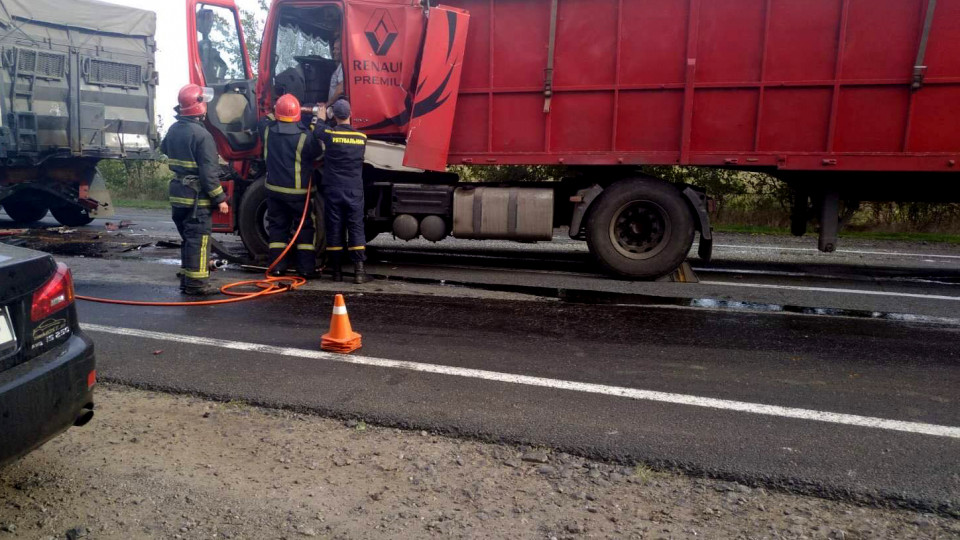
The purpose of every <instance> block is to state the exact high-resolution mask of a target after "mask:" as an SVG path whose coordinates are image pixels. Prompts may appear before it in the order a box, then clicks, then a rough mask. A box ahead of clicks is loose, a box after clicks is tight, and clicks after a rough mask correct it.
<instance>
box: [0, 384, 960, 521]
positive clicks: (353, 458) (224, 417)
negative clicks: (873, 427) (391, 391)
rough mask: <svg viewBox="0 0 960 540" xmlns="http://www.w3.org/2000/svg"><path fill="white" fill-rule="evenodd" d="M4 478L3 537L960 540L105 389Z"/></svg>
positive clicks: (541, 455)
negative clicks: (71, 424)
mask: <svg viewBox="0 0 960 540" xmlns="http://www.w3.org/2000/svg"><path fill="white" fill-rule="evenodd" d="M97 399H98V408H97V413H96V417H95V418H94V420H93V421H92V422H91V423H90V424H89V425H88V426H86V427H84V428H75V429H71V430H70V431H68V432H67V433H65V434H64V435H61V436H60V437H58V438H56V439H54V440H53V441H51V442H50V443H48V444H47V445H45V446H44V447H42V448H40V449H39V450H37V451H35V452H34V453H32V454H30V455H28V456H27V457H25V458H23V459H22V460H20V461H18V462H16V463H14V464H12V465H10V466H8V467H7V468H5V469H2V470H0V540H3V539H5V538H43V539H45V538H65V537H67V538H81V537H87V538H184V539H186V538H288V539H295V538H308V537H318V538H424V537H433V536H448V537H455V538H544V539H549V538H558V539H559V538H664V539H667V538H693V537H706V538H832V539H860V538H960V520H957V519H950V518H944V517H938V516H930V515H922V514H917V513H916V512H910V511H903V510H896V509H880V508H869V507H860V506H856V505H852V504H848V503H843V502H836V501H827V500H823V499H817V498H811V497H803V496H796V495H791V494H785V493H778V492H771V491H767V490H764V489H761V488H751V487H748V486H743V485H739V484H733V483H728V482H721V481H715V480H709V479H699V478H690V477H687V476H683V475H678V474H673V473H660V472H655V471H652V470H650V469H648V468H646V467H645V466H643V465H638V466H635V467H622V466H618V465H611V464H606V463H600V462H594V461H590V460H585V459H582V458H579V457H575V456H571V455H567V454H563V453H557V452H553V451H551V450H550V449H542V448H518V447H513V446H506V445H495V444H487V443H481V442H476V441H470V440H461V439H453V438H447V437H441V436H436V435H432V434H429V433H426V432H409V431H402V430H398V429H393V428H382V427H378V426H372V425H366V424H364V423H362V422H357V421H348V422H346V423H343V422H339V421H334V420H329V419H325V418H320V417H316V416H310V415H302V414H295V413H291V412H286V411H276V410H269V409H261V408H256V407H251V406H249V405H246V404H244V403H238V402H230V403H218V402H212V401H207V400H203V399H198V398H194V397H189V396H174V395H168V394H161V393H154V392H146V391H140V390H134V389H130V388H126V387H122V386H117V385H104V386H101V387H100V388H99V391H98V395H97Z"/></svg>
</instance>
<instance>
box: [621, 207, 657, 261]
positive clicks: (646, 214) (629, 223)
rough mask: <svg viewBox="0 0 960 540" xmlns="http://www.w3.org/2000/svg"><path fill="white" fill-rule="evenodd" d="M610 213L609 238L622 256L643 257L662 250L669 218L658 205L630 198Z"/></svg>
mask: <svg viewBox="0 0 960 540" xmlns="http://www.w3.org/2000/svg"><path fill="white" fill-rule="evenodd" d="M614 215H615V217H614V219H613V220H612V222H611V223H610V239H611V241H612V243H613V245H614V247H615V248H616V249H617V251H619V252H620V253H621V254H622V255H623V256H625V257H627V258H630V259H647V258H650V257H653V256H654V255H656V254H657V253H659V252H660V251H662V250H663V247H664V245H665V244H666V243H665V240H667V239H668V238H669V235H670V220H669V217H667V213H666V212H665V211H664V210H663V208H661V207H660V206H659V205H658V204H656V203H654V202H651V201H631V202H629V203H627V204H625V205H623V206H622V207H621V208H620V209H619V210H618V211H617V212H616V214H614Z"/></svg>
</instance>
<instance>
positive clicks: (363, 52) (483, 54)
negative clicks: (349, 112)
mask: <svg viewBox="0 0 960 540" xmlns="http://www.w3.org/2000/svg"><path fill="white" fill-rule="evenodd" d="M187 22H188V36H189V38H188V39H189V50H190V78H191V81H192V82H194V83H197V84H201V85H204V86H210V87H213V88H214V89H215V91H216V98H215V101H214V102H213V103H212V104H211V107H210V111H211V112H210V114H209V117H208V127H209V128H210V130H211V131H212V132H213V133H214V135H215V137H216V138H217V142H218V148H219V151H220V153H221V155H222V157H224V158H225V159H227V160H229V161H230V163H231V165H232V166H233V169H234V170H235V171H236V175H235V177H236V180H234V181H231V182H228V184H229V186H228V187H229V189H230V191H231V193H232V196H233V202H234V205H233V208H234V209H235V210H236V212H235V213H233V214H231V215H230V216H227V217H224V218H221V219H220V221H219V222H218V223H217V230H219V231H226V232H229V231H239V233H240V234H241V236H242V238H243V241H244V243H245V245H246V247H247V248H248V250H249V251H250V252H251V253H252V254H254V255H258V256H263V255H265V254H266V251H267V250H266V237H265V234H264V231H263V216H264V212H265V210H264V209H265V205H264V198H265V189H264V188H263V176H264V167H263V164H262V160H261V159H260V148H259V147H258V142H257V138H256V136H255V134H254V132H253V128H254V127H255V125H256V123H257V120H258V118H259V117H261V116H263V115H265V114H267V113H268V112H269V111H270V110H271V107H272V104H273V103H274V101H275V100H276V98H277V97H278V96H279V95H282V94H284V93H293V94H295V95H296V96H297V97H298V98H300V100H301V102H302V103H305V104H309V103H320V102H325V101H327V100H328V98H329V97H330V96H331V86H332V85H331V84H330V83H331V79H333V80H334V85H333V86H335V84H336V82H337V81H338V80H339V73H338V70H341V71H342V80H343V90H344V93H345V94H346V95H347V96H348V98H349V100H350V101H351V104H352V107H353V111H354V126H355V127H356V128H358V129H360V130H362V131H364V132H366V133H367V134H368V135H369V138H370V141H371V143H370V146H369V148H368V152H367V157H366V160H367V164H366V168H365V172H364V175H365V178H364V180H365V189H366V205H367V228H368V229H367V230H368V231H369V232H368V236H375V235H376V234H378V233H381V232H387V231H392V232H393V234H394V235H395V236H396V237H398V238H402V239H408V240H409V239H413V238H416V237H418V236H423V237H424V238H426V239H428V240H432V241H438V240H440V239H442V238H444V237H446V236H448V235H451V234H452V235H453V236H455V237H457V238H474V239H484V238H490V239H494V238H497V239H515V240H521V241H535V240H550V239H551V238H552V236H553V232H554V229H555V228H556V227H560V226H568V227H569V231H570V233H569V234H570V236H571V237H573V238H576V239H582V240H586V242H587V244H588V246H589V248H590V251H591V252H592V253H593V254H594V256H595V257H596V259H597V260H598V262H599V263H600V264H601V265H602V266H603V267H604V268H605V269H606V270H608V271H609V272H611V273H613V274H615V275H617V276H621V277H627V278H638V279H642V278H652V277H657V276H660V275H663V274H666V273H669V272H671V271H672V270H674V269H675V268H677V267H678V266H679V265H680V264H681V263H682V261H683V260H684V258H685V257H686V256H687V254H688V252H689V250H690V247H691V246H692V244H693V241H694V238H695V234H696V233H697V232H699V233H700V244H699V252H700V256H701V257H703V258H709V257H710V251H711V246H712V234H711V228H710V222H709V213H708V203H709V200H708V198H707V196H706V194H705V193H703V192H702V191H701V190H698V189H697V188H694V187H692V186H685V185H676V184H671V183H668V182H665V181H663V180H661V179H658V178H653V177H650V176H647V175H644V174H642V173H641V172H640V167H641V166H644V165H694V166H709V167H723V168H732V169H741V170H754V171H763V172H766V173H769V174H772V175H774V176H776V177H778V178H780V179H782V180H783V181H785V182H787V183H788V185H789V186H791V188H792V189H793V192H794V193H795V195H796V196H795V197H794V199H795V201H796V203H795V208H794V220H793V221H794V232H795V233H796V234H803V232H804V231H805V230H806V225H807V222H808V220H809V219H813V218H815V219H817V220H818V221H819V226H820V242H819V244H820V245H819V247H820V249H821V250H823V251H828V252H829V251H833V249H834V247H835V244H836V241H837V232H838V229H839V225H840V219H839V208H840V204H841V202H842V201H847V202H855V201H865V200H931V201H947V200H960V183H958V182H957V174H956V172H957V169H958V167H957V160H958V159H960V121H958V119H960V0H724V1H722V2H719V1H712V0H450V2H449V5H435V4H433V3H432V2H430V3H428V2H421V1H420V0H339V1H337V0H275V1H274V2H273V4H272V7H271V8H270V12H269V15H268V17H267V20H266V28H265V31H264V35H263V39H262V42H261V44H260V62H259V66H258V68H257V70H256V71H254V70H253V69H252V68H251V66H250V63H249V60H248V59H247V52H246V51H247V48H246V44H245V43H244V39H243V32H242V31H241V29H240V18H239V14H238V11H237V8H236V6H235V5H234V2H233V0H203V1H201V0H187ZM336 45H340V47H339V49H340V50H342V57H341V58H334V49H336V48H337V47H336ZM544 164H554V165H564V166H566V168H567V170H569V172H570V174H569V178H564V179H563V180H560V181H555V182H542V183H521V184H515V185H509V184H508V185H486V184H477V183H470V182H461V179H460V178H458V176H457V175H456V174H453V173H450V172H448V166H449V165H475V166H484V165H487V166H488V165H544ZM317 174H318V176H317V181H318V182H319V181H322V180H321V179H320V178H319V173H317Z"/></svg>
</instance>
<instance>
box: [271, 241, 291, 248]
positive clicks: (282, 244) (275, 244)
mask: <svg viewBox="0 0 960 540" xmlns="http://www.w3.org/2000/svg"><path fill="white" fill-rule="evenodd" d="M285 247H287V243H286V242H270V249H283V248H285Z"/></svg>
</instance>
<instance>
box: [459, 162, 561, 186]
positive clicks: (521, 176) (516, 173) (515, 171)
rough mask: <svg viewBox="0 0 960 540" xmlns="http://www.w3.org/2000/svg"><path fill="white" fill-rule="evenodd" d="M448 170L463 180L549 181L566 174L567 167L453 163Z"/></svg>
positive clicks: (495, 181)
mask: <svg viewBox="0 0 960 540" xmlns="http://www.w3.org/2000/svg"><path fill="white" fill-rule="evenodd" d="M450 172H454V173H457V174H458V175H460V180H461V181H464V182H493V183H497V182H550V181H557V180H560V179H561V178H563V177H564V176H566V175H567V168H566V167H564V166H562V165H529V166H524V165H493V166H489V167H476V166H473V165H454V166H452V167H450Z"/></svg>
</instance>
